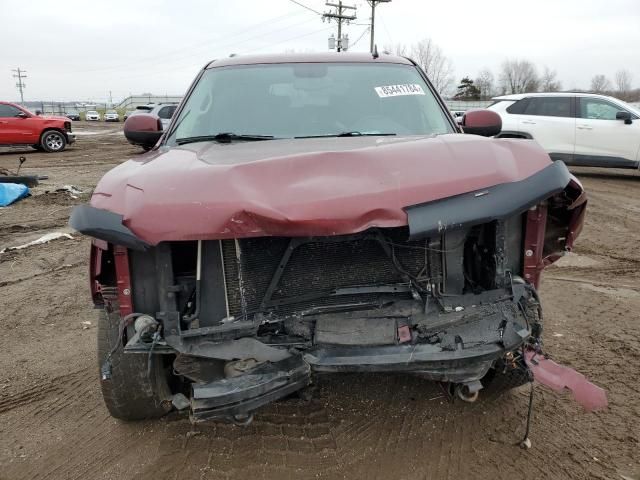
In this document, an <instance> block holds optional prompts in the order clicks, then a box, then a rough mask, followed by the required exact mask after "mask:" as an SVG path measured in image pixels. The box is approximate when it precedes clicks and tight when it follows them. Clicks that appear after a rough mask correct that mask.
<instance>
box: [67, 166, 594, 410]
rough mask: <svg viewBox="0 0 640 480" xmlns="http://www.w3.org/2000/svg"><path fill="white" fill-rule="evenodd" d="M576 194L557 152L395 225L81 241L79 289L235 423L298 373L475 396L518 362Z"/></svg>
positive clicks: (572, 231) (294, 381) (291, 384)
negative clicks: (389, 377)
mask: <svg viewBox="0 0 640 480" xmlns="http://www.w3.org/2000/svg"><path fill="white" fill-rule="evenodd" d="M585 206H586V198H585V196H584V193H583V190H582V187H581V186H580V184H579V183H578V181H577V180H575V178H573V177H571V176H570V174H569V173H568V171H567V170H566V167H565V166H564V165H563V164H562V163H559V162H557V163H554V164H551V165H550V166H549V167H547V168H545V169H543V170H541V171H540V172H538V173H537V174H535V175H533V176H531V177H529V178H527V179H525V180H523V181H521V182H512V183H508V184H502V185H497V186H494V187H490V188H487V189H483V190H480V191H474V192H468V193H465V194H462V195H456V196H453V197H448V198H444V199H441V200H437V201H433V202H428V203H425V204H421V205H415V206H411V207H408V208H407V209H406V211H407V216H408V225H407V226H404V227H391V228H369V229H367V230H365V231H363V232H358V233H352V234H346V235H334V236H309V237H302V236H293V237H287V236H263V237H255V238H235V239H222V240H214V239H212V240H193V241H163V242H160V243H159V244H157V245H155V246H149V245H143V246H140V245H136V244H135V243H130V244H129V246H130V248H125V247H123V246H122V245H114V244H113V243H107V242H100V241H95V242H94V244H93V247H92V248H93V250H92V262H91V265H92V285H93V287H92V292H93V295H94V301H96V302H97V303H101V302H103V303H104V302H106V303H109V302H116V301H117V303H118V305H119V309H120V315H121V317H123V318H127V316H130V315H133V316H134V317H135V316H141V315H142V314H144V315H145V317H149V320H148V321H145V322H142V321H140V322H138V321H136V322H129V323H128V324H127V325H125V327H127V328H125V333H124V336H123V338H124V339H125V343H126V346H125V347H124V350H125V352H128V353H130V354H146V355H151V354H153V355H166V356H167V357H166V358H167V359H169V360H168V361H170V362H171V370H172V372H173V375H174V377H175V378H174V380H177V381H174V382H173V383H172V392H173V394H176V393H183V394H185V395H186V396H187V397H189V398H190V409H191V415H192V418H193V419H194V420H196V421H197V420H206V419H211V418H218V419H228V420H233V421H236V422H243V421H245V420H246V419H250V416H251V414H252V412H253V411H254V410H256V409H257V408H259V407H260V406H262V405H264V404H266V403H268V402H271V401H273V400H276V399H278V398H282V397H284V396H286V395H289V394H291V393H293V392H295V391H297V390H300V389H302V388H304V387H305V386H307V385H308V384H309V383H310V382H311V376H312V373H313V372H348V371H350V372H353V371H356V372H400V371H402V372H414V373H417V374H420V375H422V376H424V377H426V378H429V379H432V380H436V381H440V382H449V383H451V384H455V385H460V386H463V387H465V390H464V391H466V392H468V394H469V398H475V397H473V394H474V393H475V392H477V391H478V390H479V389H480V388H482V384H481V383H480V381H481V380H482V379H483V378H485V377H487V374H488V373H490V371H491V370H492V369H495V368H496V367H497V366H500V369H501V372H503V371H506V370H507V369H510V368H518V365H524V358H523V356H522V354H523V352H524V348H523V347H524V346H526V345H527V344H531V345H536V344H538V342H539V338H540V335H541V333H542V323H541V322H542V315H541V307H540V303H539V300H538V296H537V293H536V287H537V286H538V283H539V280H540V272H541V271H542V269H543V268H544V266H545V265H547V264H548V263H551V262H553V261H555V260H556V259H557V258H559V256H561V255H562V254H563V253H564V252H565V251H567V250H569V249H571V247H572V244H573V240H574V239H575V237H576V236H577V235H578V234H579V232H580V229H581V226H582V222H583V217H584V209H585ZM88 208H91V207H88ZM79 218H80V217H77V218H76V225H74V227H76V229H78V230H80V231H83V230H84V231H91V232H96V231H98V230H99V229H97V228H96V227H95V226H93V227H92V225H91V214H90V212H89V214H87V212H86V211H85V212H84V213H83V220H82V221H80V220H79ZM82 222H84V223H82ZM81 223H82V224H81ZM72 224H73V219H72ZM125 230H126V229H125ZM107 235H108V234H107ZM120 235H122V236H120V237H117V238H120V239H122V238H125V237H126V235H129V234H128V233H126V232H124V233H122V232H120ZM115 238H116V237H115V236H114V235H111V236H110V237H109V238H107V239H108V240H110V241H113V239H115ZM122 243H126V240H125V241H123V242H122ZM138 324H139V325H138Z"/></svg>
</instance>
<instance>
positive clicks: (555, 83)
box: [540, 66, 562, 92]
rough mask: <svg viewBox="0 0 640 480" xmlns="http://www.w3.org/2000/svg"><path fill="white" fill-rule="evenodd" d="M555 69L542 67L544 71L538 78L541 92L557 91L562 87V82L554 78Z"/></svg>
mask: <svg viewBox="0 0 640 480" xmlns="http://www.w3.org/2000/svg"><path fill="white" fill-rule="evenodd" d="M556 75H557V74H556V71H555V70H551V69H550V68H549V67H546V66H545V67H544V73H543V74H542V77H541V78H540V88H541V89H542V91H543V92H557V91H558V90H560V89H561V88H562V83H560V81H559V80H558V79H557V78H556Z"/></svg>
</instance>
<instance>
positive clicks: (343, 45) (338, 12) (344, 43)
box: [322, 0, 356, 52]
mask: <svg viewBox="0 0 640 480" xmlns="http://www.w3.org/2000/svg"><path fill="white" fill-rule="evenodd" d="M325 5H326V6H327V7H335V11H333V12H326V13H324V14H323V15H322V20H323V21H324V20H325V19H327V20H328V21H329V22H330V21H331V20H335V21H336V23H337V24H338V38H337V39H336V42H337V43H336V49H337V50H338V52H341V51H342V50H347V49H348V48H349V46H348V42H349V40H348V37H343V36H342V22H346V23H349V22H350V21H351V20H355V19H356V15H355V11H356V7H355V6H351V5H343V4H342V0H340V1H339V2H338V3H331V2H327V3H325ZM345 10H353V13H352V14H351V15H346V14H345ZM329 48H331V47H329Z"/></svg>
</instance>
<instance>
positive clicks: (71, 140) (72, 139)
mask: <svg viewBox="0 0 640 480" xmlns="http://www.w3.org/2000/svg"><path fill="white" fill-rule="evenodd" d="M65 135H66V136H67V144H68V145H71V144H72V143H75V142H76V134H75V133H71V132H65Z"/></svg>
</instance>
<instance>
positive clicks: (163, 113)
mask: <svg viewBox="0 0 640 480" xmlns="http://www.w3.org/2000/svg"><path fill="white" fill-rule="evenodd" d="M176 108H177V105H169V106H167V107H162V108H161V109H160V111H159V112H158V116H159V117H160V118H163V119H165V120H168V119H169V118H171V117H173V113H174V112H175V111H176Z"/></svg>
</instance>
